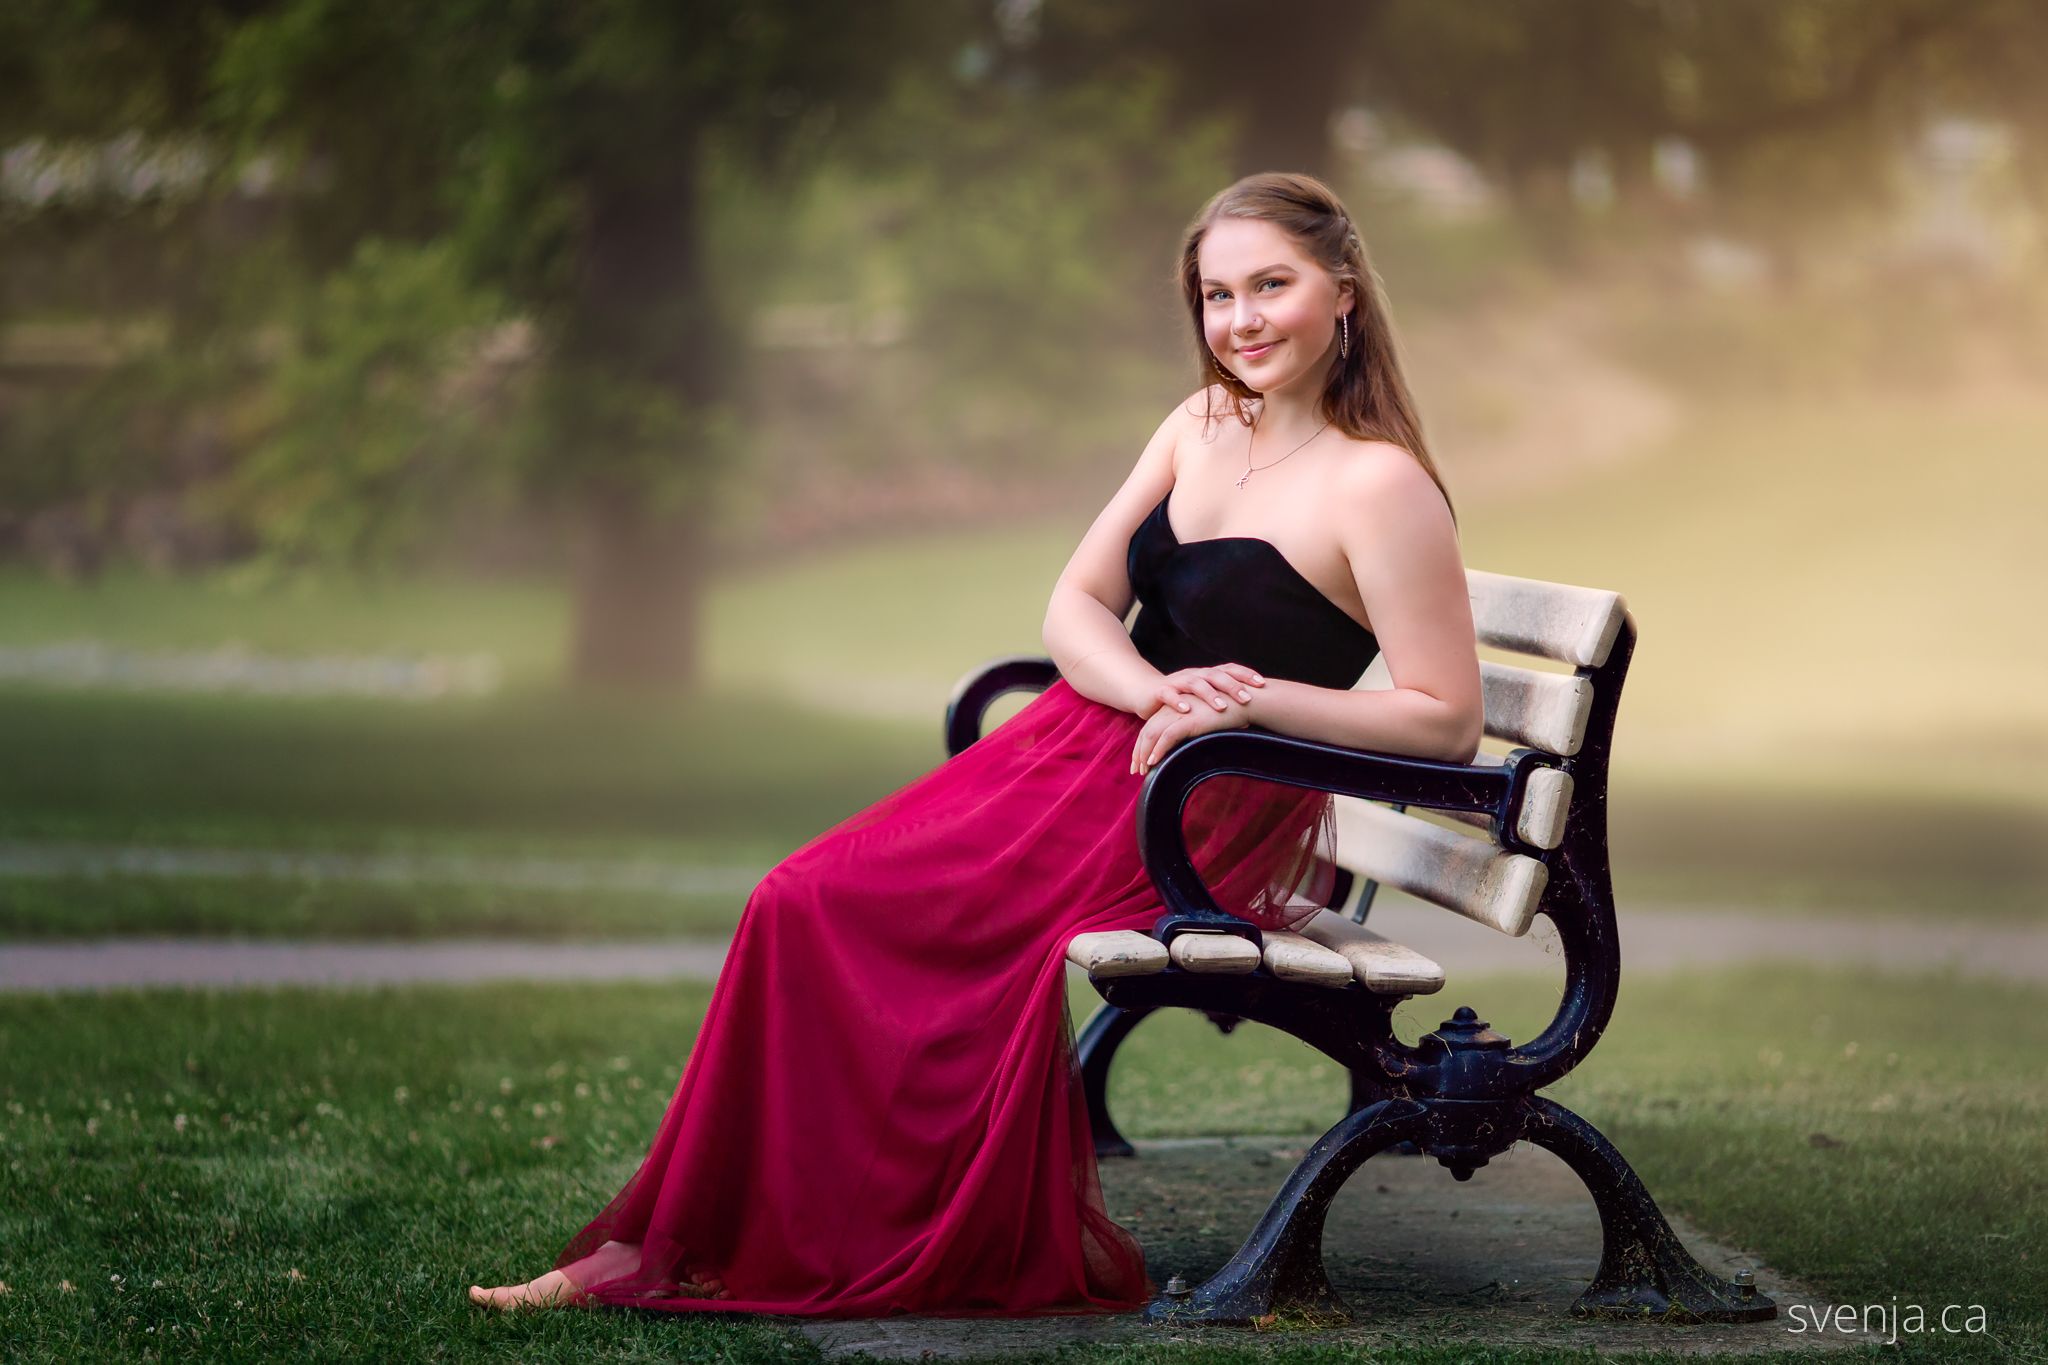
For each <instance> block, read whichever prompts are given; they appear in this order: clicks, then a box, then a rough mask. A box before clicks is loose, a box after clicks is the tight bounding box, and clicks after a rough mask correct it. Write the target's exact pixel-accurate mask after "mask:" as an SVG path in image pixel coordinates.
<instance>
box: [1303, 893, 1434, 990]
mask: <svg viewBox="0 0 2048 1365" xmlns="http://www.w3.org/2000/svg"><path fill="white" fill-rule="evenodd" d="M1301 933H1302V937H1304V938H1306V939H1308V940H1309V941H1311V942H1313V943H1319V944H1321V945H1322V946H1323V947H1325V948H1328V949H1330V950H1331V951H1332V952H1334V953H1336V954H1338V955H1339V956H1341V957H1343V958H1344V959H1345V960H1346V961H1347V962H1349V963H1350V964H1351V970H1352V974H1353V975H1354V976H1355V977H1357V979H1358V982H1359V984H1360V985H1362V986H1364V987H1365V988H1366V989H1367V990H1369V991H1374V992H1376V993H1378V994H1380V995H1428V994H1430V993H1432V992H1434V991H1440V990H1442V989H1443V985H1444V969H1443V968H1442V967H1440V966H1438V965H1437V964H1436V963H1435V962H1432V961H1431V960H1430V959H1428V958H1426V957H1424V956H1423V955H1422V954H1421V953H1418V952H1416V951H1415V950H1414V949H1413V948H1407V947H1403V946H1402V945H1401V944H1398V943H1396V942H1394V941H1393V940H1392V939H1390V938H1387V937H1386V936H1385V935H1382V934H1376V933H1374V932H1373V931H1372V930H1370V929H1368V928H1366V927H1365V926H1364V925H1362V924H1357V923H1354V922H1353V921H1352V920H1350V919H1347V918H1346V917H1344V916H1343V915H1339V914H1337V913H1335V912H1334V911H1330V910H1319V911H1317V912H1316V913H1315V914H1314V915H1313V916H1312V917H1310V919H1309V921H1308V922H1307V923H1306V924H1304V925H1302V926H1301Z"/></svg>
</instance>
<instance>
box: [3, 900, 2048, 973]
mask: <svg viewBox="0 0 2048 1365" xmlns="http://www.w3.org/2000/svg"><path fill="white" fill-rule="evenodd" d="M1370 923H1371V924H1372V926H1373V928H1375V929H1377V930H1378V931H1380V932H1381V933H1383V934H1386V935H1387V936H1389V937H1390V938H1393V939H1396V940H1398V941H1399V942H1402V943H1406V944H1408V945H1409V946H1410V947H1412V948H1415V949H1416V950H1417V951H1419V952H1423V953H1426V954H1428V955H1429V956H1431V957H1433V958H1435V959H1437V961H1439V962H1442V963H1443V964H1444V965H1445V967H1446V968H1447V969H1449V972H1450V974H1451V976H1452V978H1453V979H1454V980H1455V979H1456V978H1458V977H1461V976H1468V975H1471V974H1473V973H1493V972H1514V971H1531V972H1538V973H1549V974H1560V973H1562V971H1563V966H1564V958H1563V956H1562V953H1561V951H1560V949H1559V946H1558V943H1557V936H1556V935H1555V933H1553V932H1551V930H1550V926H1549V922H1548V921H1547V920H1538V921H1537V926H1538V927H1537V928H1536V929H1535V930H1532V931H1531V932H1530V934H1529V935H1528V937H1526V938H1520V939H1511V938H1506V937H1503V936H1502V935H1500V934H1497V933H1495V932H1493V931H1492V930H1490V929H1486V928H1483V927H1481V926H1479V925H1476V924H1473V923H1471V922H1469V921H1467V920H1462V919H1459V918H1458V917H1457V916H1455V915H1450V914H1446V913H1445V912H1443V911H1441V910H1436V909H1433V908H1431V907H1428V906H1423V905H1418V904H1415V903H1413V902H1404V901H1401V900H1397V899H1394V898H1389V899H1388V901H1387V903H1385V904H1382V905H1379V906H1376V907H1374V910H1373V913H1372V917H1371V920H1370ZM1621 943H1622V955H1623V961H1624V963H1625V964H1626V966H1627V968H1628V969H1629V971H1631V972H1641V971H1648V972H1659V971H1672V970H1678V969H1682V968H1687V967H1716V966H1725V965H1728V964H1731V963H1737V962H1746V961H1761V962H1808V963H1814V964H1825V965H1830V966H1836V965H1844V966H1845V965H1852V964H1853V965H1858V966H1869V967H1877V968H1881V969H1885V970H1890V971H1899V972H1922V971H1938V970H1944V969H1952V970H1954V971H1957V972H1959V973H1961V974H1963V975H1966V976H1989V977H1999V978H2004V979H2007V980H2018V981H2027V982H2044V981H2048V926H2039V925H2008V924H1984V923H1970V922H1958V921H1951V922H1949V923H1945V924H1935V923H1923V922H1921V921H1917V920H1908V919H1898V918H1877V917H1872V918H1870V919H1852V918H1831V919H1788V918H1785V917H1783V916H1780V915H1761V914H1755V913H1752V912H1743V911H1734V910H1711V909H1708V910H1696V911H1677V910H1660V911H1655V912H1648V913H1641V914H1637V915H1633V916H1630V917H1629V918H1628V919H1627V920H1626V921H1625V922H1624V923H1623V925H1622V931H1621ZM724 958H725V945H724V944H723V943H722V942H719V941H717V940H705V939H664V940H655V941H649V942H621V943H534V942H526V941H514V940H502V939H463V940H433V941H425V942H418V941H415V942H369V943H343V942H292V941H263V940H237V939H164V938H110V939H102V940H96V941H92V942H24V943H13V944H0V991H19V990H44V991H50V990H58V991H61V990H93V989H104V988H108V987H121V986H207V987H234V986H281V985H315V986H368V985H380V984H403V983H411V982H427V981H442V982H475V981H502V980H541V981H622V980H651V979H678V978H680V979H691V980H700V981H709V980H713V979H715V978H716V977H717V975H718V969H719V966H720V964H721V963H722V962H723V961H724Z"/></svg>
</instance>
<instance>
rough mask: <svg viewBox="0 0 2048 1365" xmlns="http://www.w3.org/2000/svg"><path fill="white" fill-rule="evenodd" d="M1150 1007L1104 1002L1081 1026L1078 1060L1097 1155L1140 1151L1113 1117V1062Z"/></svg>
mask: <svg viewBox="0 0 2048 1365" xmlns="http://www.w3.org/2000/svg"><path fill="white" fill-rule="evenodd" d="M1150 1013H1152V1011H1151V1010H1149V1009H1129V1010H1127V1009H1122V1008H1119V1007H1118V1006H1116V1005H1111V1004H1101V1005H1097V1006H1096V1007H1095V1012H1094V1013H1093V1014H1091V1015H1089V1016H1088V1022H1087V1023H1085V1024H1083V1025H1082V1026H1081V1032H1080V1035H1079V1036H1078V1037H1077V1038H1076V1039H1075V1040H1074V1052H1075V1059H1076V1061H1077V1063H1078V1064H1079V1066H1080V1069H1081V1091H1082V1093H1083V1094H1084V1095H1086V1096H1087V1099H1088V1126H1089V1128H1090V1129H1091V1130H1093V1132H1094V1134H1095V1155H1096V1158H1097V1159H1098V1160H1099V1159H1101V1158H1102V1157H1106V1156H1136V1155H1137V1150H1136V1149H1135V1148H1133V1147H1132V1146H1131V1144H1130V1143H1129V1142H1128V1141H1127V1140H1126V1139H1125V1138H1124V1135H1123V1134H1122V1133H1120V1132H1118V1131H1117V1127H1116V1120H1114V1119H1112V1118H1110V1116H1109V1064H1110V1062H1111V1061H1112V1060H1114V1059H1115V1057H1116V1050H1117V1048H1118V1047H1119V1046H1120V1045H1121V1044H1122V1043H1123V1040H1124V1039H1126V1038H1128V1037H1130V1035H1131V1030H1132V1029H1134V1028H1136V1027H1137V1026H1138V1025H1139V1023H1140V1022H1141V1021H1143V1019H1144V1018H1145V1016H1146V1015H1148V1014H1150Z"/></svg>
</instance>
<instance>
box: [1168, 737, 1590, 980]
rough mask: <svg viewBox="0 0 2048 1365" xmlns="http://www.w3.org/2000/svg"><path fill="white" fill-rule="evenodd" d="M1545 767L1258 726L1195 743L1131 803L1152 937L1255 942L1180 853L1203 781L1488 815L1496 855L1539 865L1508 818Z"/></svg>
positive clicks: (1537, 762)
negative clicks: (1443, 758) (1159, 903)
mask: <svg viewBox="0 0 2048 1365" xmlns="http://www.w3.org/2000/svg"><path fill="white" fill-rule="evenodd" d="M1549 765H1550V761H1549V760H1548V759H1547V758H1546V756H1545V755H1543V754H1541V753H1539V752H1537V751H1536V750H1532V749H1517V750H1515V751H1514V752H1513V753H1511V754H1509V755H1508V756H1507V758H1506V761H1505V762H1503V763H1501V764H1499V765H1493V764H1487V765H1467V764H1463V763H1443V762H1439V761H1437V760H1434V759H1426V758H1412V757H1409V756H1407V755H1404V754H1385V753H1376V752H1373V751H1370V750H1366V749H1346V748H1342V747H1340V746H1338V745H1334V744H1323V743H1319V742H1317V741H1315V740H1307V739H1297V738H1295V737H1294V736H1292V735H1281V734H1275V733H1274V732H1272V731H1270V730H1266V729H1262V728H1260V727H1258V726H1252V727H1249V728H1247V729H1243V730H1217V731H1213V732H1211V733H1209V734H1206V735H1197V736H1195V737H1194V738H1193V739H1191V740H1188V741H1187V742H1186V743H1184V744H1180V745H1176V746H1175V747H1174V749H1173V750H1172V752H1170V753H1168V754H1167V756H1166V757H1165V758H1163V759H1161V760H1160V761H1159V764H1158V766H1157V767H1155V768H1153V770H1152V772H1151V774H1150V775H1149V776H1148V777H1147V778H1146V779H1145V785H1144V787H1143V788H1142V789H1141V790H1140V792H1139V795H1138V856H1139V857H1140V858H1142V859H1143V860H1144V863H1145V869H1146V871H1148V872H1149V873H1151V875H1152V882H1153V885H1155V886H1157V887H1158V888H1159V894H1160V896H1161V897H1162V898H1163V899H1164V900H1165V902H1166V913H1165V914H1164V915H1162V916H1160V918H1159V919H1158V921H1157V922H1155V923H1154V925H1153V926H1152V933H1153V936H1154V937H1156V938H1157V939H1159V941H1160V942H1162V943H1171V942H1172V941H1173V939H1174V936H1175V935H1177V934H1181V933H1185V932H1187V931H1189V930H1197V931H1204V930H1206V931H1209V932H1221V933H1227V934H1236V935H1238V936H1239V937H1243V938H1248V939H1250V940H1251V941H1252V942H1253V943H1258V942H1259V941H1260V936H1259V931H1258V929H1257V927H1256V926H1255V925H1252V924H1250V923H1248V922H1247V921H1245V920H1242V919H1239V918H1238V917H1237V916H1235V915H1232V914H1229V913H1228V912H1226V911H1225V910H1223V909H1222V908H1221V907H1220V906H1218V905H1217V904H1216V900H1215V897H1213V896H1212V895H1210V893H1209V888H1208V887H1207V886H1206V885H1205V884H1204V883H1203V881H1202V879H1201V876H1200V874H1199V873H1197V872H1196V870H1195V866H1194V862H1193V860H1192V859H1191V858H1190V856H1189V853H1188V844H1187V831H1186V829H1185V828H1184V826H1183V823H1182V822H1183V819H1184V813H1185V810H1186V807H1187V802H1188V798H1189V797H1190V796H1191V795H1192V794H1193V792H1194V789H1195V788H1196V787H1197V786H1199V785H1201V784H1202V783H1203V782H1206V781H1208V780H1209V779H1210V778H1212V777H1222V776H1225V775H1226V774H1234V775H1237V776H1242V777H1255V778H1262V779H1265V780H1267V781H1272V782H1284V783H1286V784H1288V785H1290V786H1295V787H1303V788H1307V789H1309V790H1311V791H1324V792H1330V793H1332V794H1334V795H1338V796H1355V797H1359V798H1361V799H1363V800H1366V801H1384V802H1390V803H1393V804H1397V805H1403V806H1423V807H1427V808H1429V809H1432V810H1455V811H1473V812H1480V813H1484V814H1489V815H1492V816H1494V817H1495V828H1496V830H1497V831H1499V832H1500V833H1499V834H1498V835H1497V837H1500V838H1502V841H1503V844H1504V845H1506V846H1510V847H1512V848H1513V849H1514V851H1516V852H1524V851H1528V852H1534V853H1535V854H1536V855H1537V856H1539V857H1541V856H1542V850H1540V849H1537V850H1525V849H1523V848H1521V847H1519V844H1520V840H1519V839H1516V838H1515V837H1514V835H1513V833H1512V830H1513V824H1514V821H1513V813H1514V811H1515V810H1516V809H1517V808H1518V807H1519V806H1520V803H1521V800H1522V794H1523V790H1524V788H1525V787H1526V786H1527V784H1528V780H1529V775H1530V774H1531V773H1532V772H1534V771H1535V770H1536V769H1537V768H1539V767H1546V766H1549Z"/></svg>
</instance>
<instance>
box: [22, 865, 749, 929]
mask: <svg viewBox="0 0 2048 1365" xmlns="http://www.w3.org/2000/svg"><path fill="white" fill-rule="evenodd" d="M761 868H762V870H763V871H765V870H766V869H767V864H766V863H764V864H762V865H761ZM745 903H746V895H745V893H744V892H743V891H734V892H730V893H724V892H721V893H717V894H711V893H704V894H697V893H689V894H668V893H664V892H658V891H620V890H599V891H587V890H575V891H571V890H553V889H538V888H528V887H503V886H476V885H411V886H408V885H388V884H380V883H359V882H337V881H331V880H324V881H323V880H307V881H293V880H286V879H272V878H257V877H252V878H247V879H233V880H230V879H222V878H208V877H136V876H108V877H85V876H68V877H52V878H48V879H43V878H30V877H11V878H0V939H13V940H16V941H22V940H30V939H91V938H102V937H110V936H114V935H124V934H146V935H158V934H167V935H181V936H190V937H198V938H215V937H221V938H249V939H260V938H290V939H333V940H349V939H414V938H470V937H476V938H518V939H533V940H543V941H568V940H576V941H579V942H589V941H591V940H594V939H644V938H669V937H692V936H694V937H702V938H722V937H725V936H727V935H729V934H731V933H732V931H733V927H734V926H735V925H736V924H737V923H738V922H739V916H740V910H741V908H742V906H744V904H745Z"/></svg>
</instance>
